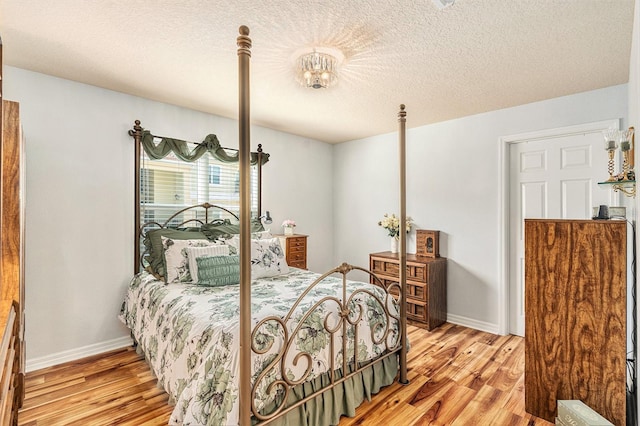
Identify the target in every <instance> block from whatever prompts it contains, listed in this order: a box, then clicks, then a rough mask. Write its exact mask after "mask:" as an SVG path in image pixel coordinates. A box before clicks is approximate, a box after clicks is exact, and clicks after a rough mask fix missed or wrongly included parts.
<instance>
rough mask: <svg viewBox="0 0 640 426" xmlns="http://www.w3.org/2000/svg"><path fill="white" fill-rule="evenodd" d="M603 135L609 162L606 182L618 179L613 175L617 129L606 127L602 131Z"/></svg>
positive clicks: (617, 136)
mask: <svg viewBox="0 0 640 426" xmlns="http://www.w3.org/2000/svg"><path fill="white" fill-rule="evenodd" d="M602 134H603V136H604V149H605V150H606V151H607V153H608V155H609V164H608V167H607V169H608V171H609V179H607V182H615V181H617V180H618V179H617V178H616V177H615V176H614V173H615V160H614V155H615V152H616V149H617V148H618V143H617V141H618V138H619V131H618V130H616V129H607V130H605V131H604V132H602Z"/></svg>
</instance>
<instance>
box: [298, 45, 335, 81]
mask: <svg viewBox="0 0 640 426" xmlns="http://www.w3.org/2000/svg"><path fill="white" fill-rule="evenodd" d="M334 51H335V52H336V53H335V54H334V53H333V52H334ZM343 58H344V56H342V53H340V52H339V51H337V50H336V49H329V48H317V49H314V50H313V51H312V52H309V51H307V52H306V53H302V54H300V55H299V56H297V58H296V62H295V68H296V79H297V80H298V82H299V83H300V84H301V85H302V86H304V87H308V88H311V89H326V88H328V87H331V86H333V85H334V84H336V83H337V82H338V65H339V64H340V62H341V60H342V59H343Z"/></svg>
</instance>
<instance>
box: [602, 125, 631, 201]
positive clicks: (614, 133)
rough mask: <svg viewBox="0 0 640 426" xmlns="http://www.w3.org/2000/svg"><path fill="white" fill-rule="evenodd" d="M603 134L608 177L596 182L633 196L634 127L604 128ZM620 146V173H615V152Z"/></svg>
mask: <svg viewBox="0 0 640 426" xmlns="http://www.w3.org/2000/svg"><path fill="white" fill-rule="evenodd" d="M602 135H603V136H604V149H605V150H606V151H607V155H608V157H609V162H608V165H607V171H608V172H609V178H608V179H607V180H606V181H604V182H598V185H610V186H611V188H612V189H613V190H614V191H620V192H622V193H623V194H625V195H626V196H629V197H635V195H636V185H635V180H636V174H635V171H634V170H633V168H634V161H633V156H634V146H633V145H634V143H633V142H634V141H633V139H634V137H633V136H634V129H633V127H629V129H628V130H617V129H606V130H604V131H603V132H602ZM618 147H620V151H621V152H622V167H621V169H622V170H620V173H618V174H616V173H615V159H614V157H615V152H616V149H618Z"/></svg>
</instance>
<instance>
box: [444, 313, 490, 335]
mask: <svg viewBox="0 0 640 426" xmlns="http://www.w3.org/2000/svg"><path fill="white" fill-rule="evenodd" d="M447 322H450V323H452V324H458V325H463V326H465V327H469V328H474V329H476V330H480V331H486V332H487V333H492V334H500V333H499V332H498V329H499V328H498V324H493V323H490V322H484V321H478V320H475V319H472V318H467V317H463V316H461V315H453V314H447Z"/></svg>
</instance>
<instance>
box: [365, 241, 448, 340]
mask: <svg viewBox="0 0 640 426" xmlns="http://www.w3.org/2000/svg"><path fill="white" fill-rule="evenodd" d="M399 264H400V260H399V258H398V253H391V252H390V251H383V252H381V253H371V254H370V255H369V269H370V270H371V271H372V272H373V273H375V274H376V275H377V276H378V278H380V279H381V280H382V281H383V282H384V283H385V284H388V283H392V282H395V283H397V282H398V275H399V273H400V268H399ZM371 282H373V277H372V278H371ZM407 293H408V294H407V318H409V319H411V320H415V321H419V322H421V323H424V324H426V326H427V330H432V329H434V328H436V327H438V326H439V325H441V324H443V323H444V322H446V321H447V259H446V258H444V257H435V258H429V257H422V256H416V255H415V254H407Z"/></svg>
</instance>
